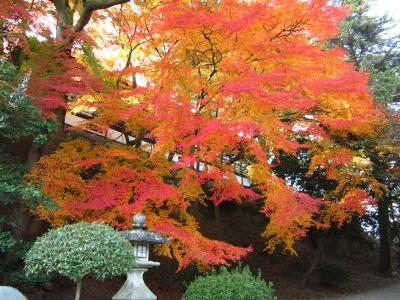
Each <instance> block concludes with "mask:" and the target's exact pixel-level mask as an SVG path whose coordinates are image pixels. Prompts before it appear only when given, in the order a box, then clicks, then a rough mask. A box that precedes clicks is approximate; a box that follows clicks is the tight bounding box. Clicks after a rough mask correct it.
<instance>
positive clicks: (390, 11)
mask: <svg viewBox="0 0 400 300" xmlns="http://www.w3.org/2000/svg"><path fill="white" fill-rule="evenodd" d="M385 13H386V14H387V15H388V16H389V17H391V18H392V19H393V20H394V21H395V23H396V27H395V28H394V29H393V30H392V32H391V33H392V34H393V35H396V34H400V0H370V14H371V15H375V16H383V15H384V14H385Z"/></svg>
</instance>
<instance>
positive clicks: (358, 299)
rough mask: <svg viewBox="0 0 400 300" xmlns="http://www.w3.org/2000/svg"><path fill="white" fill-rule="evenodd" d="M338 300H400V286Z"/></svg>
mask: <svg viewBox="0 0 400 300" xmlns="http://www.w3.org/2000/svg"><path fill="white" fill-rule="evenodd" d="M336 299H338V300H400V284H397V285H392V286H387V287H383V288H379V289H375V290H371V291H368V292H365V293H360V294H354V295H349V296H346V297H341V298H336Z"/></svg>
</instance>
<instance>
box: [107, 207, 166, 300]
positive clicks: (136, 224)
mask: <svg viewBox="0 0 400 300" xmlns="http://www.w3.org/2000/svg"><path fill="white" fill-rule="evenodd" d="M145 221H146V217H145V215H143V214H141V213H139V214H136V215H134V216H133V229H132V230H126V231H122V232H121V234H122V236H124V237H125V238H127V239H128V240H129V241H131V243H132V246H133V251H134V255H135V257H136V267H135V268H133V269H132V270H131V271H130V272H128V278H127V279H126V282H125V284H124V285H123V286H122V288H121V289H120V290H119V291H118V292H117V293H116V294H115V295H114V296H113V297H112V299H113V300H156V299H157V297H156V295H154V294H153V292H152V291H150V289H149V288H148V287H147V286H146V284H145V283H144V281H143V274H144V272H146V271H147V270H148V269H149V268H151V267H158V266H159V265H160V263H159V262H156V261H151V260H149V252H150V244H163V243H167V242H169V241H170V240H171V238H165V237H163V236H162V235H160V234H159V233H157V232H153V231H149V230H147V226H146V225H145Z"/></svg>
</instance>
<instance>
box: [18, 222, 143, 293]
mask: <svg viewBox="0 0 400 300" xmlns="http://www.w3.org/2000/svg"><path fill="white" fill-rule="evenodd" d="M25 264H26V267H25V269H26V272H27V274H28V275H31V274H36V275H39V274H44V275H52V274H54V273H58V274H61V275H63V276H66V277H68V278H70V279H72V280H74V281H75V282H76V283H77V295H76V298H75V299H79V297H80V290H81V282H82V278H83V277H84V276H85V275H87V274H93V275H94V276H96V277H97V278H99V279H105V278H108V277H113V276H118V275H122V274H125V273H126V272H128V271H129V270H130V269H131V268H132V267H133V266H134V264H135V258H134V256H133V249H132V246H131V244H130V243H129V241H128V240H127V239H125V238H123V237H122V236H121V235H120V234H119V233H118V232H117V231H115V230H114V229H113V228H112V227H110V226H108V225H105V224H97V223H84V222H81V223H76V224H72V225H66V226H64V227H61V228H58V229H53V230H50V231H49V232H47V233H46V234H45V235H43V236H41V237H39V238H38V239H37V240H36V242H35V243H34V244H33V246H32V248H31V249H30V250H29V251H28V253H27V255H26V259H25Z"/></svg>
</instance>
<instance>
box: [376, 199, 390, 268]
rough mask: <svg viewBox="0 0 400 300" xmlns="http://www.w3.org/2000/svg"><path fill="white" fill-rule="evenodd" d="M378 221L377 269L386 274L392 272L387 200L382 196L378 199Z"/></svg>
mask: <svg viewBox="0 0 400 300" xmlns="http://www.w3.org/2000/svg"><path fill="white" fill-rule="evenodd" d="M378 223H379V271H380V272H381V273H382V274H385V275H388V274H390V273H391V272H392V255H391V251H390V250H391V249H390V248H391V238H390V220H389V201H388V200H387V199H386V198H382V199H381V200H379V201H378Z"/></svg>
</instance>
